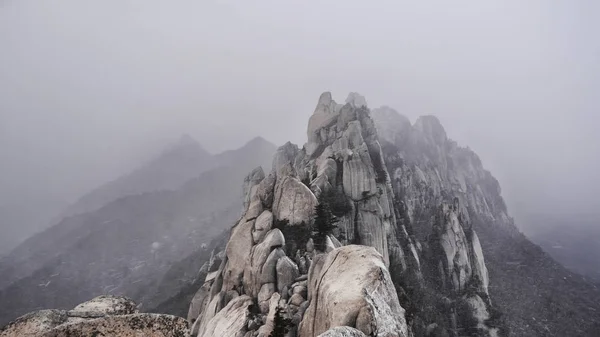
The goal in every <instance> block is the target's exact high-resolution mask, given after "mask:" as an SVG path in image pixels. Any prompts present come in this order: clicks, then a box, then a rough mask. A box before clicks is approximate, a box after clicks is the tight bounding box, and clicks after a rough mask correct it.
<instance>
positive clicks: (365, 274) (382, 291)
mask: <svg viewBox="0 0 600 337" xmlns="http://www.w3.org/2000/svg"><path fill="white" fill-rule="evenodd" d="M315 260H316V258H315ZM322 260H323V262H315V265H317V264H319V265H320V267H313V268H311V272H310V273H309V282H308V284H309V285H310V288H309V290H308V291H309V297H310V300H309V306H308V309H306V312H305V313H304V318H303V319H302V322H301V323H300V327H299V336H301V337H314V336H318V335H319V334H322V333H324V332H326V331H327V330H328V329H330V328H332V327H336V326H349V327H354V328H356V329H358V330H360V331H362V332H363V333H364V334H365V335H367V336H378V337H384V336H385V337H388V336H398V337H400V336H401V337H406V336H408V327H407V325H406V320H405V318H404V309H403V308H402V307H401V306H400V303H399V301H398V296H397V294H396V289H395V288H394V285H393V284H392V280H391V278H390V274H389V272H388V270H387V268H386V266H385V264H384V263H383V259H382V256H381V254H379V253H378V252H377V251H376V250H375V249H374V248H372V247H366V246H357V245H350V246H343V247H340V248H337V249H335V250H333V251H332V252H330V253H328V254H326V255H324V258H323V259H322Z"/></svg>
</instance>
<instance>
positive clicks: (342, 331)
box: [319, 326, 367, 337]
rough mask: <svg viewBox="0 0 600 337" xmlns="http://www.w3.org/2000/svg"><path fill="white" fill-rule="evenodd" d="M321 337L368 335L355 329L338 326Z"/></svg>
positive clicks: (361, 336)
mask: <svg viewBox="0 0 600 337" xmlns="http://www.w3.org/2000/svg"><path fill="white" fill-rule="evenodd" d="M319 337H367V335H365V334H364V333H363V332H362V331H360V330H357V329H355V328H351V327H348V326H338V327H335V328H331V329H329V330H327V331H325V332H324V333H322V334H320V335H319Z"/></svg>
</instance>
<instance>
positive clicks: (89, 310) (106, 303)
mask: <svg viewBox="0 0 600 337" xmlns="http://www.w3.org/2000/svg"><path fill="white" fill-rule="evenodd" d="M136 307H137V305H136V304H135V302H134V301H133V300H131V299H129V298H127V297H123V296H112V295H102V296H98V297H95V298H93V299H91V300H89V301H87V302H83V303H81V304H79V305H78V306H76V307H75V308H74V309H73V310H71V311H70V312H69V314H70V315H72V316H104V315H128V314H135V313H137V312H138V310H137V308H136Z"/></svg>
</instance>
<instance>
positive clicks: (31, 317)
mask: <svg viewBox="0 0 600 337" xmlns="http://www.w3.org/2000/svg"><path fill="white" fill-rule="evenodd" d="M67 318H68V316H67V311H66V310H40V311H35V312H31V313H28V314H26V315H23V316H21V317H19V318H17V319H16V320H14V321H12V322H10V323H8V324H7V325H6V326H4V327H3V328H0V336H2V337H37V336H41V335H42V334H44V333H45V332H48V331H50V330H52V329H54V328H55V327H57V326H59V325H61V324H63V323H65V322H66V321H67Z"/></svg>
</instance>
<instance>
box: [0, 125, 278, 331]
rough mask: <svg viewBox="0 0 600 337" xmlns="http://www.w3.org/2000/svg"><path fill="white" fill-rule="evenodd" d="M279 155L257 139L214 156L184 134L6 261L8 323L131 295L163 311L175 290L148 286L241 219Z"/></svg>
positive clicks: (1, 267)
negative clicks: (262, 169) (264, 170)
mask: <svg viewBox="0 0 600 337" xmlns="http://www.w3.org/2000/svg"><path fill="white" fill-rule="evenodd" d="M274 151H275V145H273V144H271V143H269V142H268V141H266V140H264V139H253V140H252V141H250V142H248V143H247V144H246V145H244V146H243V147H241V148H239V149H237V150H232V151H228V152H227V153H224V154H221V155H219V156H210V155H209V154H207V153H206V152H205V151H203V150H202V148H201V147H200V145H199V144H198V143H196V142H195V141H194V140H192V139H191V138H189V137H184V138H182V140H181V141H180V142H178V143H177V144H176V145H175V146H173V147H172V148H171V149H170V150H168V151H166V152H164V153H163V154H162V155H161V156H160V157H158V158H156V159H155V160H153V161H151V162H149V163H148V164H146V165H145V166H142V167H140V168H139V169H137V170H135V171H133V172H132V173H129V174H127V175H125V176H123V177H120V178H118V179H116V180H114V181H113V182H111V183H109V184H107V185H104V186H101V187H100V188H98V189H97V190H94V191H92V192H90V193H89V194H87V195H86V196H87V199H86V197H84V198H82V199H81V200H82V201H80V203H78V204H76V205H75V207H73V208H71V209H70V211H68V212H67V213H73V215H67V216H66V217H65V218H64V219H62V220H61V221H60V222H58V223H57V224H56V225H53V226H51V227H50V228H48V229H47V230H45V231H44V232H42V233H40V234H37V235H34V236H33V237H31V238H29V239H28V240H26V241H25V242H23V243H22V244H21V245H19V246H18V247H17V248H16V249H15V250H13V251H12V252H11V253H10V254H9V255H7V256H6V257H4V258H2V259H0V273H2V275H3V277H2V280H1V281H0V298H1V300H2V303H3V304H4V306H3V309H2V310H1V313H2V314H1V315H0V317H1V318H2V319H1V321H2V323H6V322H7V321H9V320H10V319H13V318H15V317H16V316H18V315H20V314H24V313H26V312H29V311H31V310H34V309H36V308H40V307H56V308H68V307H70V306H74V305H76V304H78V303H80V302H82V301H84V300H85V299H87V298H91V297H94V296H97V295H101V294H113V293H114V294H120V295H127V296H130V297H132V298H135V299H136V300H138V301H140V302H143V303H145V305H146V308H149V307H153V306H156V305H158V304H159V303H160V302H161V301H162V300H163V299H161V296H166V298H168V297H169V294H170V293H169V292H165V293H164V294H160V293H159V294H156V293H154V292H152V291H149V289H150V288H152V287H155V286H158V283H159V281H160V280H161V279H162V277H163V275H164V273H165V272H166V271H167V270H168V269H169V268H170V267H171V264H172V263H174V262H177V261H179V260H180V259H182V258H183V257H185V256H187V255H189V254H191V253H192V252H193V251H195V250H197V249H198V248H199V247H201V246H203V245H205V244H208V243H209V242H210V241H211V240H212V238H213V237H214V236H215V235H217V234H219V233H221V232H222V231H223V230H225V229H226V228H228V226H230V223H231V222H233V221H235V219H236V217H237V216H238V215H239V212H240V208H241V205H242V191H241V189H240V184H241V182H242V181H243V177H244V175H245V174H246V172H247V171H248V170H250V169H251V168H253V167H256V166H257V165H270V160H271V157H272V155H273V153H274ZM223 158H227V160H223ZM210 167H215V168H214V169H207V168H210ZM196 169H199V171H196ZM201 169H205V171H204V172H202V170H201ZM184 174H187V179H186V177H185V175H184ZM184 179H185V182H183V181H184ZM178 185H180V186H178ZM167 187H171V189H166V188H167ZM98 196H100V197H99V198H98ZM89 200H92V201H93V202H94V203H90V202H89ZM102 201H104V202H105V204H104V205H101V206H99V205H100V203H101V202H102ZM96 202H98V203H96ZM86 207H87V209H85V208H86ZM173 291H175V290H173Z"/></svg>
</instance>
